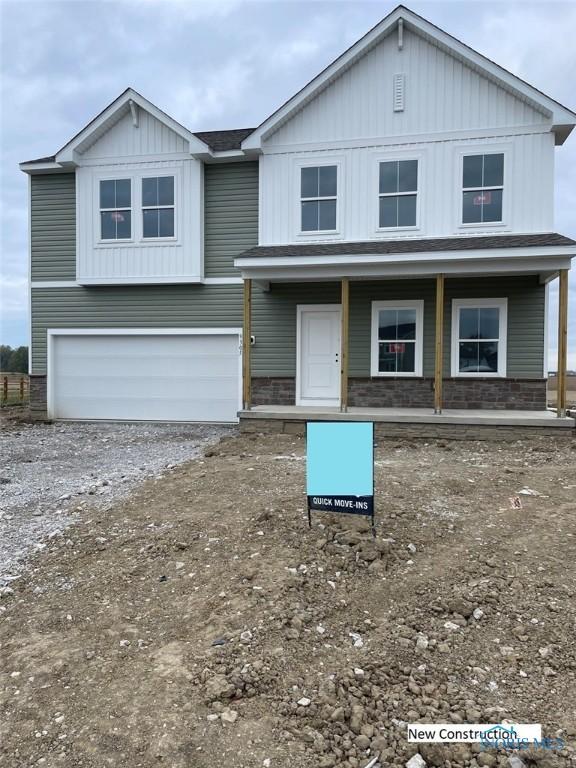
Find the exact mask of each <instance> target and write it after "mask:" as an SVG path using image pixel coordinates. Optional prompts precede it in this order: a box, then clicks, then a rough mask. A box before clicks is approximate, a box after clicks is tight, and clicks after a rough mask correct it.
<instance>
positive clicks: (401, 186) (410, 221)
mask: <svg viewBox="0 0 576 768" xmlns="http://www.w3.org/2000/svg"><path fill="white" fill-rule="evenodd" d="M378 191H379V195H380V202H379V206H380V207H379V219H378V226H379V227H380V229H397V228H401V227H415V226H416V197H417V194H418V160H392V161H386V162H384V163H380V173H379V188H378Z"/></svg>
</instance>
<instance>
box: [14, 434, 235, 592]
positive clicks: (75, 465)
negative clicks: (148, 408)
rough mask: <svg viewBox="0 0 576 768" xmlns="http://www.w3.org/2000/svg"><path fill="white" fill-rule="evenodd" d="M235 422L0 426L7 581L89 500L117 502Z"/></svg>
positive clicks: (192, 454) (93, 502)
mask: <svg viewBox="0 0 576 768" xmlns="http://www.w3.org/2000/svg"><path fill="white" fill-rule="evenodd" d="M232 430H233V428H232V427H229V426H215V425H190V424H187V425H171V424H162V425H151V424H76V423H74V424H73V423H69V424H65V423H60V424H13V425H6V426H5V427H4V428H3V429H2V430H1V431H0V585H2V584H4V585H5V584H7V583H8V582H10V581H11V580H12V578H13V577H15V576H17V574H18V572H19V571H20V570H21V568H22V565H23V559H24V557H25V556H26V555H27V554H29V553H31V552H33V551H36V550H38V549H42V548H43V546H44V544H43V539H45V538H46V537H51V536H57V535H59V534H60V532H61V531H62V530H63V529H64V528H65V527H66V526H67V525H69V524H70V523H71V522H73V521H74V519H75V516H76V514H77V512H79V511H80V510H81V509H82V508H83V507H84V506H86V505H98V506H99V507H102V506H105V507H107V506H110V505H111V504H113V503H115V502H117V501H118V500H119V499H121V498H122V497H124V496H126V495H127V494H129V493H130V491H131V490H132V489H133V488H134V487H135V486H136V485H138V484H139V483H141V482H142V481H143V480H145V479H147V478H149V477H157V476H161V475H162V474H163V473H164V472H165V471H166V470H167V469H171V468H172V467H174V466H176V465H177V464H181V463H182V462H185V461H188V460H189V459H193V458H195V457H196V456H198V455H200V454H201V452H202V451H203V450H205V449H206V447H207V446H208V445H210V444H213V443H215V442H216V441H217V440H218V439H219V438H220V437H222V436H223V435H225V434H229V433H230V432H231V431H232Z"/></svg>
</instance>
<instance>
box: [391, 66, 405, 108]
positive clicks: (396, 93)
mask: <svg viewBox="0 0 576 768" xmlns="http://www.w3.org/2000/svg"><path fill="white" fill-rule="evenodd" d="M405 85H406V75H404V74H403V73H402V74H398V75H394V84H393V100H394V112H403V111H404V90H405Z"/></svg>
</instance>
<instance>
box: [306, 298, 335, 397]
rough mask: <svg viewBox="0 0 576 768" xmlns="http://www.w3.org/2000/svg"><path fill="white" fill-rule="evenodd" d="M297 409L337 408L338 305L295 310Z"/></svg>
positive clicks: (314, 305)
mask: <svg viewBox="0 0 576 768" xmlns="http://www.w3.org/2000/svg"><path fill="white" fill-rule="evenodd" d="M298 320H299V322H298V328H299V333H298V352H297V354H298V370H297V375H296V405H326V406H328V405H340V322H341V321H340V305H338V304H310V305H302V306H299V307H298Z"/></svg>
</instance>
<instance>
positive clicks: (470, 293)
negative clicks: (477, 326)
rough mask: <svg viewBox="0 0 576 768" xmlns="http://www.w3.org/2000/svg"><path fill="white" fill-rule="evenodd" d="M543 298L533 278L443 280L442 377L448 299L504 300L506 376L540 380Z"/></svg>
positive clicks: (446, 353)
mask: <svg viewBox="0 0 576 768" xmlns="http://www.w3.org/2000/svg"><path fill="white" fill-rule="evenodd" d="M545 295H546V291H545V286H543V285H541V284H540V282H539V280H538V276H537V275H527V276H519V275H518V276H513V277H511V276H503V277H483V278H481V277H477V278H476V277H472V278H468V279H464V278H460V279H457V280H446V296H445V298H446V304H445V315H446V324H445V328H444V372H445V374H446V375H449V373H450V336H451V331H452V312H451V307H452V299H481V298H508V358H507V370H506V375H507V376H509V377H510V378H527V379H528V378H542V377H543V371H544V316H545ZM432 373H433V367H432Z"/></svg>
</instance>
